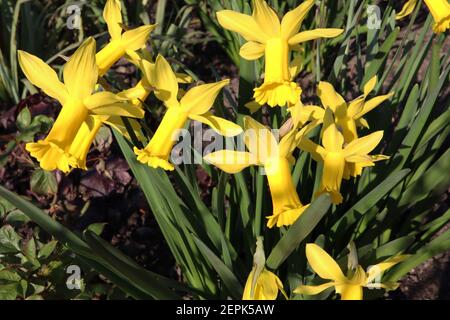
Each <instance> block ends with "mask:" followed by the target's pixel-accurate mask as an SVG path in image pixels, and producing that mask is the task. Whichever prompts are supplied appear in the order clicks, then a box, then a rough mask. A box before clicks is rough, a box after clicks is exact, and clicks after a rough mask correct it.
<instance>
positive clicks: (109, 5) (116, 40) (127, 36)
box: [96, 0, 155, 76]
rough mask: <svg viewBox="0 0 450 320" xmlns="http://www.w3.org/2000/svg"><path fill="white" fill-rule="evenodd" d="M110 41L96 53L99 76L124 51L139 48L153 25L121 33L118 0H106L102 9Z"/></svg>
mask: <svg viewBox="0 0 450 320" xmlns="http://www.w3.org/2000/svg"><path fill="white" fill-rule="evenodd" d="M103 18H104V19H105V21H106V24H107V26H108V32H109V35H110V36H111V41H110V42H109V43H108V44H107V45H106V46H105V47H104V48H103V49H102V50H100V51H99V52H98V53H97V55H96V59H97V64H98V68H99V76H102V75H104V74H105V73H106V72H107V71H108V70H109V68H111V66H112V65H113V64H114V63H116V62H117V60H119V59H120V58H121V57H122V56H123V55H125V53H126V51H127V50H129V51H136V50H138V49H141V48H142V47H143V46H144V45H145V42H146V41H147V38H148V36H149V35H150V32H151V31H152V30H153V29H154V28H155V25H145V26H141V27H138V28H136V29H132V30H128V31H125V32H124V33H122V31H123V26H122V12H121V5H120V0H108V1H107V2H106V4H105V8H104V10H103Z"/></svg>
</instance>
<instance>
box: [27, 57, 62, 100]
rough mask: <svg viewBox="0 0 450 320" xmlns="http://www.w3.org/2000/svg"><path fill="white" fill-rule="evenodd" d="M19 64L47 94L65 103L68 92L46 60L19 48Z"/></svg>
mask: <svg viewBox="0 0 450 320" xmlns="http://www.w3.org/2000/svg"><path fill="white" fill-rule="evenodd" d="M18 56H19V64H20V67H21V68H22V71H23V73H24V74H25V76H26V77H27V78H28V80H30V82H31V83H32V84H34V85H35V86H36V87H38V88H41V89H42V91H44V92H45V93H46V94H47V95H49V96H50V97H52V98H55V99H56V100H58V101H59V102H60V103H61V104H64V102H65V101H66V99H67V97H68V93H67V90H66V87H65V86H64V84H63V83H62V82H61V81H59V79H58V76H57V74H56V72H55V71H54V70H53V69H52V68H50V67H49V66H48V65H47V64H46V63H45V62H44V61H42V60H41V59H39V58H38V57H36V56H34V55H32V54H29V53H28V52H25V51H21V50H18Z"/></svg>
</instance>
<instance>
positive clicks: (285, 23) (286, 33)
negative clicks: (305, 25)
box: [281, 0, 314, 40]
mask: <svg viewBox="0 0 450 320" xmlns="http://www.w3.org/2000/svg"><path fill="white" fill-rule="evenodd" d="M313 5H314V0H306V1H304V2H303V3H301V4H300V5H299V6H297V8H295V9H293V10H291V11H289V12H288V13H286V14H285V15H284V17H283V20H282V21H281V36H282V37H283V38H284V39H287V40H288V39H290V38H291V37H292V36H294V35H295V34H296V33H297V32H298V31H299V30H300V26H301V24H302V22H303V20H304V19H305V17H306V15H307V14H308V12H309V10H311V8H312V6H313Z"/></svg>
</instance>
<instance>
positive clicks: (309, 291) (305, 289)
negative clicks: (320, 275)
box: [294, 282, 334, 296]
mask: <svg viewBox="0 0 450 320" xmlns="http://www.w3.org/2000/svg"><path fill="white" fill-rule="evenodd" d="M332 286H334V282H327V283H324V284H320V285H317V286H307V285H299V286H298V287H297V288H295V289H294V293H296V294H306V295H309V296H313V295H316V294H319V293H321V292H322V291H324V290H326V289H328V288H330V287H332Z"/></svg>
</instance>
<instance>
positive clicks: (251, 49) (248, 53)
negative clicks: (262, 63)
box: [239, 41, 265, 61]
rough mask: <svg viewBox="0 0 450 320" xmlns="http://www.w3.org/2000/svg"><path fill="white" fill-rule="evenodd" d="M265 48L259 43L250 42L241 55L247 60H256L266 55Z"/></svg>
mask: <svg viewBox="0 0 450 320" xmlns="http://www.w3.org/2000/svg"><path fill="white" fill-rule="evenodd" d="M264 50H265V46H264V45H263V44H261V43H259V42H254V41H249V42H247V43H245V44H244V45H243V46H242V47H241V50H240V51H239V55H240V56H241V57H242V58H244V59H246V60H250V61H251V60H256V59H259V58H261V57H262V56H263V55H264Z"/></svg>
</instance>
